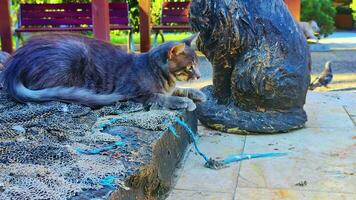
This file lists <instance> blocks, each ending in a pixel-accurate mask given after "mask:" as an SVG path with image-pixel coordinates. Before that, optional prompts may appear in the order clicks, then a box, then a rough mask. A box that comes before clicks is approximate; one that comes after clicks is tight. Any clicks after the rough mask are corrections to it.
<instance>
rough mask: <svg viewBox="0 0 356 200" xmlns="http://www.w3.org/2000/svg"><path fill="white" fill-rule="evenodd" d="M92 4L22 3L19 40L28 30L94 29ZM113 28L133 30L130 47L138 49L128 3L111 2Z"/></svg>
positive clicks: (19, 19)
mask: <svg viewBox="0 0 356 200" xmlns="http://www.w3.org/2000/svg"><path fill="white" fill-rule="evenodd" d="M91 10H92V8H91V4H90V3H65V4H20V10H19V17H18V26H17V28H16V30H15V33H16V34H17V36H18V38H17V47H18V40H19V39H21V40H23V38H22V36H21V33H24V32H63V31H92V30H93V26H92V12H91ZM109 13H110V30H124V31H128V32H129V41H128V49H129V51H132V50H134V41H133V28H132V27H131V26H129V6H128V3H125V2H123V3H122V2H120V3H110V4H109Z"/></svg>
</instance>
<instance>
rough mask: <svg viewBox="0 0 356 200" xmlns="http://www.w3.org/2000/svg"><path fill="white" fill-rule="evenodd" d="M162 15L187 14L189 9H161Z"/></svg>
mask: <svg viewBox="0 0 356 200" xmlns="http://www.w3.org/2000/svg"><path fill="white" fill-rule="evenodd" d="M162 15H163V16H166V15H173V16H186V17H188V16H189V10H188V9H185V10H168V9H165V10H162Z"/></svg>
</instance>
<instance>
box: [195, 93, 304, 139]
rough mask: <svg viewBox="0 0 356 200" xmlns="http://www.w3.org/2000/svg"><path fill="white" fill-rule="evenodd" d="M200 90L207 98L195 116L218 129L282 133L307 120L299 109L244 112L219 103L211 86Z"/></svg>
mask: <svg viewBox="0 0 356 200" xmlns="http://www.w3.org/2000/svg"><path fill="white" fill-rule="evenodd" d="M202 91H203V92H204V93H205V94H206V96H207V101H206V102H205V103H200V104H199V105H198V108H197V115H198V119H199V120H200V122H201V123H203V124H204V125H206V126H208V127H210V128H213V129H216V130H219V131H224V132H228V133H234V134H259V133H281V132H288V131H290V130H293V129H298V128H302V127H303V126H304V123H305V122H306V121H307V115H306V113H305V112H304V110H302V109H296V110H295V111H289V112H276V111H262V110H261V111H260V112H257V111H255V112H253V111H252V112H251V111H248V112H247V111H244V110H242V109H241V108H238V107H237V106H235V105H234V103H230V104H218V103H217V99H216V98H215V97H214V96H213V86H207V87H205V88H203V89H202Z"/></svg>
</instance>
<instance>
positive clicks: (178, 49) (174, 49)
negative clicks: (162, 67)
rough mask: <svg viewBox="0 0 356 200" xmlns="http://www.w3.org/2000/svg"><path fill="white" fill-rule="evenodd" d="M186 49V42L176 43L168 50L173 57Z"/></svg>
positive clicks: (170, 56)
mask: <svg viewBox="0 0 356 200" xmlns="http://www.w3.org/2000/svg"><path fill="white" fill-rule="evenodd" d="M184 49H185V44H184V43H180V44H176V45H174V46H173V47H171V48H170V49H169V51H168V58H169V59H172V58H173V57H174V56H177V55H179V54H181V53H183V52H184Z"/></svg>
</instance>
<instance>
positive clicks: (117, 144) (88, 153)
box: [77, 141, 125, 155]
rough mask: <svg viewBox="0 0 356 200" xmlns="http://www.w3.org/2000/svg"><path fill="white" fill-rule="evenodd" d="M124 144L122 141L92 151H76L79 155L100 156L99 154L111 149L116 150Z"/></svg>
mask: <svg viewBox="0 0 356 200" xmlns="http://www.w3.org/2000/svg"><path fill="white" fill-rule="evenodd" d="M124 144H125V143H124V142H122V141H118V142H115V144H113V145H110V146H106V147H101V148H97V149H92V150H82V149H77V152H78V153H80V154H87V155H95V154H100V153H101V152H104V151H109V150H112V149H115V148H117V147H118V146H123V145H124Z"/></svg>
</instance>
